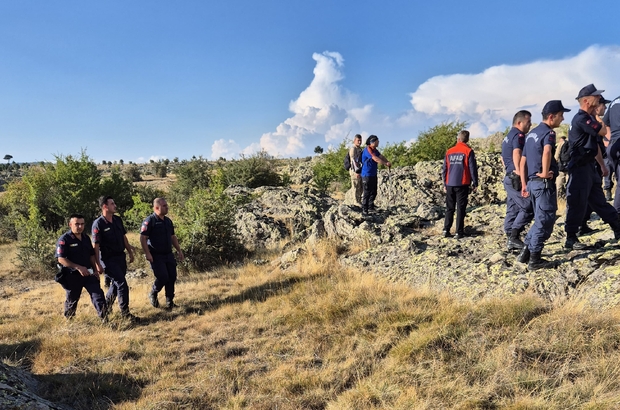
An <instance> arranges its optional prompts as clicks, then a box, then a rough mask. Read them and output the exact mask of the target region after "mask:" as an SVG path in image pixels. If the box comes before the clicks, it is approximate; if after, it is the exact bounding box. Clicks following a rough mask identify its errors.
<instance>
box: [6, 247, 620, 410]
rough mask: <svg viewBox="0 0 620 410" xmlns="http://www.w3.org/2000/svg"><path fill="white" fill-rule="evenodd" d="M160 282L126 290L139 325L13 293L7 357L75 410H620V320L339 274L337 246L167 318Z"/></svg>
mask: <svg viewBox="0 0 620 410" xmlns="http://www.w3.org/2000/svg"><path fill="white" fill-rule="evenodd" d="M134 239H135V238H132V240H134ZM149 274H150V271H149ZM150 284H151V278H150V277H149V278H148V279H132V280H131V281H130V285H131V308H132V311H133V312H134V314H136V315H138V316H140V317H141V318H142V319H143V320H142V322H141V323H140V324H137V325H131V324H129V323H126V322H123V321H122V320H121V319H120V318H119V317H118V316H117V315H118V309H117V308H116V307H115V314H114V315H113V318H112V320H111V322H110V323H109V324H106V325H102V324H99V323H98V321H97V319H96V315H95V312H94V309H93V307H92V306H91V305H90V301H89V300H88V296H87V295H86V294H84V295H83V297H82V300H81V302H80V306H79V307H78V312H77V316H76V318H75V319H74V320H73V321H72V322H66V321H65V320H64V319H63V318H62V315H61V313H62V301H63V299H64V292H63V290H62V289H61V288H60V286H58V285H56V284H54V283H52V282H46V283H40V284H39V285H38V286H37V287H36V288H30V289H28V290H23V289H22V290H20V291H19V292H14V293H12V294H10V295H8V296H6V297H5V298H4V300H3V303H2V304H0V357H1V358H2V359H3V360H5V361H7V362H8V363H10V364H13V365H22V366H25V367H27V368H29V369H30V370H31V371H32V372H33V373H34V374H35V375H37V376H38V378H39V379H40V380H41V388H42V390H41V391H40V394H41V395H43V396H44V397H45V398H47V399H49V400H52V401H57V402H63V403H66V404H70V405H72V406H74V407H75V408H78V409H93V408H94V409H104V408H105V409H108V408H115V409H210V408H228V409H240V408H251V409H275V408H278V409H323V408H328V409H367V408H394V409H439V408H454V409H492V408H506V409H566V408H579V409H581V408H591V409H613V408H618V407H620V364H619V363H620V353H619V351H618V349H619V347H620V331H619V327H618V326H619V324H620V311H617V310H614V311H607V312H593V311H589V310H587V309H585V308H583V307H580V306H574V305H564V306H549V305H547V304H545V303H543V302H542V301H541V300H540V299H538V298H536V297H534V296H532V295H527V294H526V295H521V296H516V297H512V298H507V299H505V300H501V301H500V300H487V301H483V302H478V303H467V302H459V301H455V300H453V299H451V298H450V297H448V296H447V295H439V294H434V293H431V292H428V291H423V290H416V289H412V288H409V287H406V286H404V285H399V284H391V283H387V282H385V281H383V280H381V279H378V278H376V277H375V276H373V275H372V274H371V273H370V272H363V273H360V272H353V271H349V270H345V269H344V268H342V267H341V266H340V265H339V264H338V262H337V255H336V246H335V244H329V243H323V244H319V245H316V246H314V247H313V248H309V249H307V253H306V254H305V255H304V256H303V257H302V258H301V259H300V260H299V261H298V262H297V265H296V266H294V267H293V268H291V269H289V270H287V271H281V270H279V269H276V268H273V267H272V266H271V265H270V264H266V265H261V266H257V265H254V264H251V263H249V264H247V265H245V266H241V267H228V268H223V269H220V270H218V271H215V272H210V273H205V274H195V273H193V274H187V275H184V276H183V277H182V278H181V280H180V282H179V283H178V286H177V298H176V301H177V303H178V304H179V305H180V307H179V308H177V309H175V310H174V311H172V312H166V311H163V310H160V309H154V308H152V307H151V306H150V305H149V303H148V300H147V298H146V294H147V292H148V290H149V288H150ZM160 297H162V296H161V295H160Z"/></svg>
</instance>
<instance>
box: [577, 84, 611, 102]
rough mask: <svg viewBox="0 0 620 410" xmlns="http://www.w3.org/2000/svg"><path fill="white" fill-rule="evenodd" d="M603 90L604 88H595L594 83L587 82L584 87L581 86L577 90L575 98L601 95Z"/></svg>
mask: <svg viewBox="0 0 620 410" xmlns="http://www.w3.org/2000/svg"><path fill="white" fill-rule="evenodd" d="M604 92H605V90H597V89H596V87H595V86H594V84H588V85H586V86H585V87H583V88H582V89H581V90H579V95H577V98H575V99H576V100H578V99H580V98H582V97H588V96H590V95H601V94H603V93H604Z"/></svg>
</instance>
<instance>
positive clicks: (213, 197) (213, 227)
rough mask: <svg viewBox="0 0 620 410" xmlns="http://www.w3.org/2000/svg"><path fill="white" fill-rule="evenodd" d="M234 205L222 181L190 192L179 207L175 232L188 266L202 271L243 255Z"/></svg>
mask: <svg viewBox="0 0 620 410" xmlns="http://www.w3.org/2000/svg"><path fill="white" fill-rule="evenodd" d="M235 212H236V206H235V203H234V201H233V200H232V199H231V198H230V197H229V196H227V195H226V194H224V187H223V185H222V184H219V183H214V184H213V186H211V187H210V188H207V189H204V188H199V189H196V190H194V191H193V192H192V194H191V195H190V197H189V199H188V200H187V201H186V202H185V204H184V206H183V207H182V208H180V209H179V213H178V219H177V221H176V222H175V224H176V228H175V232H176V234H177V236H178V238H179V241H180V242H181V246H182V248H183V252H184V254H185V257H186V258H187V261H188V263H189V264H190V266H191V267H192V268H194V269H197V270H205V269H208V268H211V267H213V266H216V265H219V264H222V263H226V262H228V261H233V260H236V259H238V258H239V256H240V255H241V254H242V252H241V251H242V249H243V248H242V246H241V244H240V242H239V239H238V237H237V232H236V226H235Z"/></svg>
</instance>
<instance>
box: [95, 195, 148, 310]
mask: <svg viewBox="0 0 620 410" xmlns="http://www.w3.org/2000/svg"><path fill="white" fill-rule="evenodd" d="M99 206H100V207H101V216H100V217H99V218H97V219H95V222H93V227H92V241H93V246H94V248H95V262H96V265H97V271H98V272H100V273H103V272H104V271H105V274H106V275H107V276H108V277H110V279H112V282H111V285H110V287H109V288H108V293H107V295H106V302H107V306H108V313H109V312H111V310H112V306H113V305H114V299H115V298H116V297H117V296H118V306H119V308H120V310H121V316H122V317H123V318H125V319H129V320H131V321H137V319H138V318H137V317H136V316H134V315H132V314H131V313H129V285H128V284H127V278H126V277H125V276H126V275H127V259H126V258H125V249H126V250H127V252H128V253H129V263H132V262H133V248H132V247H131V245H129V241H128V240H127V236H126V233H127V231H126V230H125V226H124V225H123V221H122V220H121V218H120V217H118V216H117V215H114V213H115V212H116V203H115V202H114V198H112V197H111V196H102V197H101V198H99ZM102 261H103V264H102V263H101V262H102ZM103 265H105V268H104V267H103Z"/></svg>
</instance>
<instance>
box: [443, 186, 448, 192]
mask: <svg viewBox="0 0 620 410" xmlns="http://www.w3.org/2000/svg"><path fill="white" fill-rule="evenodd" d="M443 192H446V193H447V192H448V188H446V186H445V185H444V186H443Z"/></svg>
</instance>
